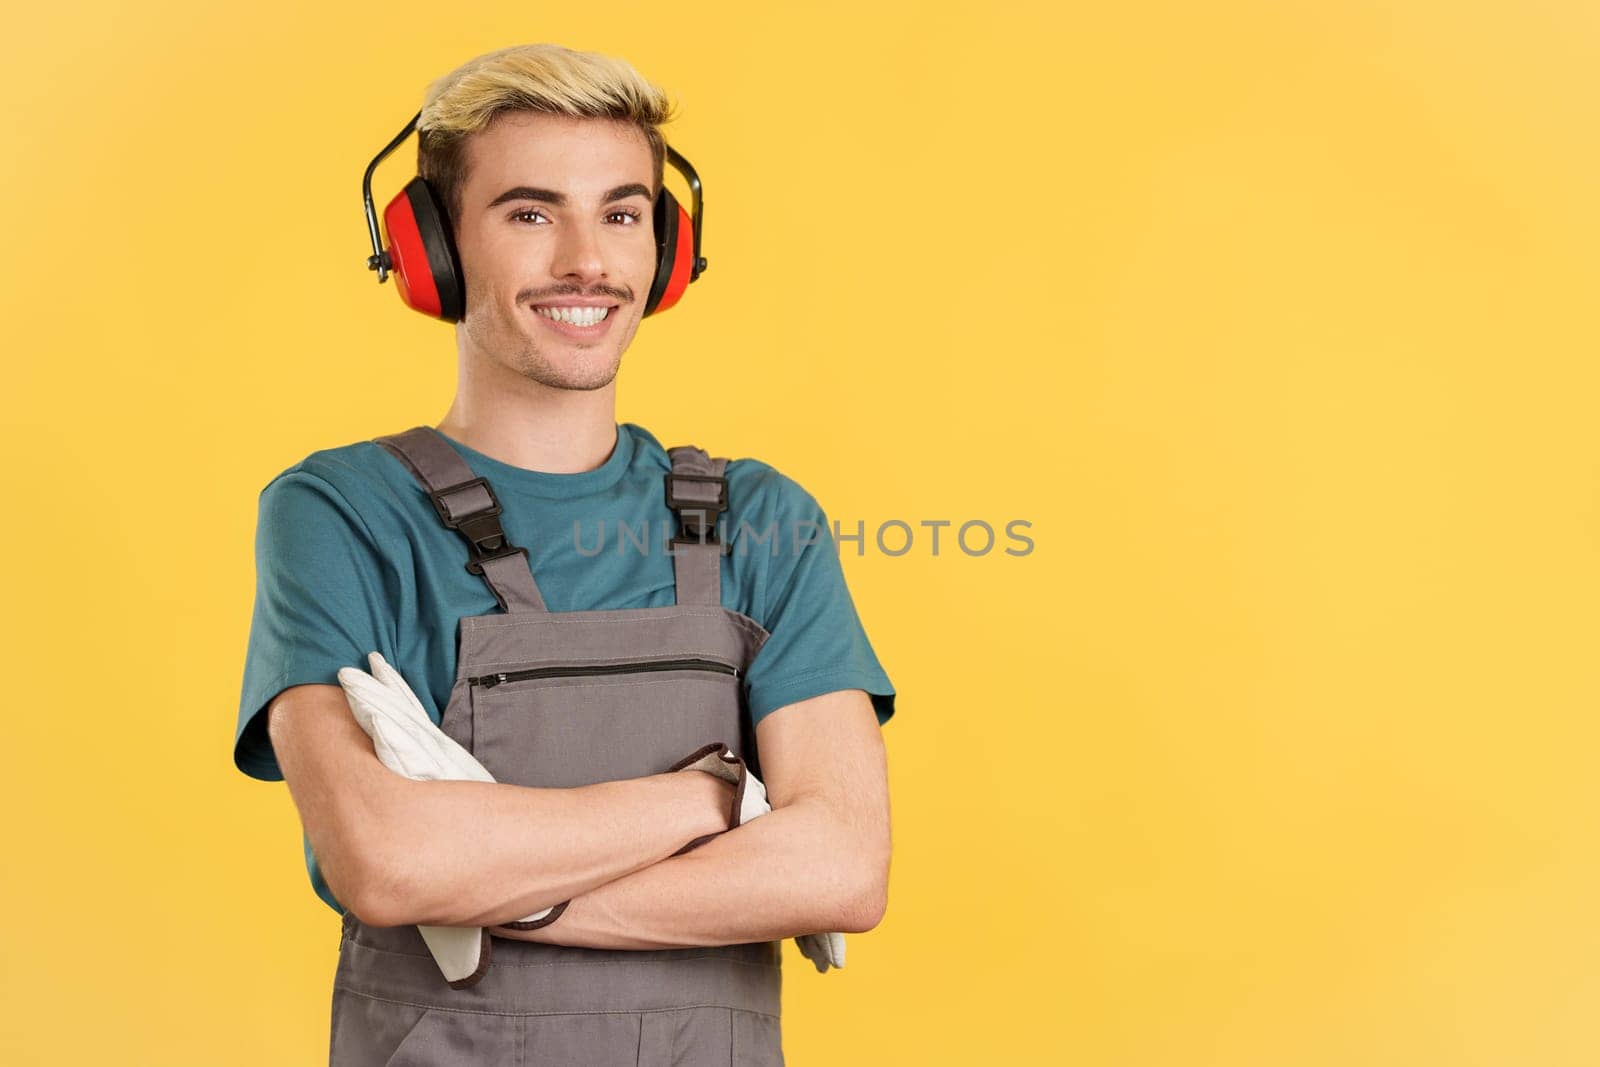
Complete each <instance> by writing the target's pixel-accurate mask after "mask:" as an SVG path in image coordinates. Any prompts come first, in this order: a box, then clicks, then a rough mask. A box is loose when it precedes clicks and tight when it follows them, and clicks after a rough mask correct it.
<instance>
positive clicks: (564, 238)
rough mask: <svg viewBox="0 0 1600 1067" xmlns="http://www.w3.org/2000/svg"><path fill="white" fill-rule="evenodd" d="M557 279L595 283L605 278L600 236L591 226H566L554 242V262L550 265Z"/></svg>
mask: <svg viewBox="0 0 1600 1067" xmlns="http://www.w3.org/2000/svg"><path fill="white" fill-rule="evenodd" d="M550 268H551V272H552V273H553V274H555V275H556V276H557V277H561V278H573V279H577V280H583V281H595V280H597V279H600V278H604V277H605V276H606V264H605V257H604V256H603V255H602V253H601V251H600V235H599V234H598V233H596V232H595V228H594V227H593V226H586V225H567V226H563V227H562V228H561V234H560V238H559V240H558V241H557V242H556V258H555V262H554V263H552V264H551V265H550Z"/></svg>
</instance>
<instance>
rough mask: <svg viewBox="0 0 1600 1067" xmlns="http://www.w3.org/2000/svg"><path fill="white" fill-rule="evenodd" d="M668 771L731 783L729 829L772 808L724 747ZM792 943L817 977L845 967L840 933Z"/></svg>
mask: <svg viewBox="0 0 1600 1067" xmlns="http://www.w3.org/2000/svg"><path fill="white" fill-rule="evenodd" d="M671 769H672V770H674V771H683V770H698V771H706V772H708V773H710V774H715V775H716V776H717V777H719V778H721V779H723V780H724V781H726V782H730V783H732V785H733V806H732V810H731V812H730V813H729V823H728V829H729V830H731V829H733V828H734V827H735V826H743V825H744V824H745V823H747V822H749V821H750V820H751V819H754V818H756V817H758V816H761V815H765V814H766V813H767V812H769V811H771V810H772V805H771V804H769V803H767V787H766V786H764V785H762V784H761V779H759V778H757V777H756V776H755V775H753V774H751V773H750V771H749V768H748V767H746V766H745V762H744V760H742V759H740V758H739V757H738V756H736V755H734V753H733V751H732V750H731V749H729V748H728V746H727V745H724V744H721V743H720V742H718V743H715V744H710V745H707V746H706V747H704V748H702V749H698V750H696V751H695V752H693V753H690V754H689V755H688V756H685V757H684V758H683V759H681V760H679V761H678V762H677V763H675V764H673V765H672V768H671ZM716 836H717V835H716V834H707V835H706V836H704V837H697V838H695V839H694V840H693V841H691V842H689V843H688V844H687V845H684V846H683V847H682V848H680V849H679V850H678V851H677V852H674V853H673V855H674V856H679V855H682V854H683V853H685V852H688V851H689V850H690V849H693V848H698V847H699V846H700V845H703V844H705V843H706V842H707V841H709V840H711V839H712V838H713V837H716ZM794 943H795V944H796V945H797V946H799V948H800V954H801V955H802V956H804V957H805V958H806V959H808V960H810V961H811V962H812V963H813V964H815V965H816V968H817V973H818V974H825V973H826V972H827V970H828V968H829V967H843V966H844V935H843V934H839V933H821V934H802V935H801V936H799V937H797V938H795V939H794Z"/></svg>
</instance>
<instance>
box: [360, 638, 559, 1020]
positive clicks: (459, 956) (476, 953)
mask: <svg viewBox="0 0 1600 1067" xmlns="http://www.w3.org/2000/svg"><path fill="white" fill-rule="evenodd" d="M367 664H368V666H370V667H371V668H372V673H371V674H368V673H366V672H365V671H360V670H357V669H356V668H354V667H343V668H340V670H339V685H340V687H342V688H343V689H344V693H345V698H346V699H347V700H349V702H350V711H351V714H353V715H354V716H355V719H356V722H358V723H360V724H361V728H362V729H363V730H365V731H366V732H367V736H369V737H371V738H372V747H373V749H374V750H375V751H376V752H377V754H378V759H379V760H380V761H381V762H382V763H383V765H384V766H385V767H388V768H389V769H390V770H392V771H394V772H395V773H396V774H403V775H405V776H406V777H407V778H412V779H415V780H417V781H422V782H428V781H474V782H492V781H494V776H493V775H491V774H490V773H489V772H488V771H487V770H485V769H484V767H483V764H481V763H479V762H478V761H477V759H476V758H475V757H474V756H473V755H472V753H470V752H468V751H467V750H466V749H464V748H462V747H461V746H460V745H459V744H457V743H456V741H455V739H454V738H452V737H450V736H449V735H448V734H446V733H445V732H444V731H443V730H441V729H439V727H438V726H436V725H434V722H433V720H432V719H430V718H429V717H428V712H427V710H426V709H425V708H423V706H422V702H421V701H420V700H418V699H417V695H416V694H415V693H413V692H412V691H411V687H410V686H408V685H407V684H406V680H405V679H404V678H402V677H400V672H398V671H396V670H395V669H394V668H393V667H391V666H389V664H388V662H387V661H386V660H384V658H383V657H382V656H380V655H379V654H378V653H376V652H372V653H369V654H368V655H367ZM557 908H560V909H565V908H566V904H565V903H562V904H557V905H554V906H553V907H549V908H545V909H544V910H543V911H540V912H536V913H535V914H533V915H530V916H528V917H527V918H526V919H522V920H520V922H519V923H518V924H516V925H520V923H537V924H538V925H541V926H542V925H548V923H547V922H543V921H541V920H547V919H548V920H551V921H553V920H554V919H555V918H556V917H558V916H559V914H560V913H559V912H558V911H557V910H556V909H557ZM531 928H532V927H529V929H531ZM417 932H418V933H420V934H421V935H422V940H423V941H424V942H426V943H427V945H428V951H429V952H431V953H433V958H434V962H436V963H437V964H438V965H439V970H440V971H441V972H443V973H444V976H445V979H446V980H447V981H448V982H449V983H450V987H451V988H452V989H465V988H467V987H468V986H472V985H476V984H477V983H478V981H479V980H480V979H482V978H483V976H484V975H485V974H487V973H488V971H489V954H490V952H491V943H490V940H489V934H488V932H487V931H486V930H484V929H483V928H482V927H478V926H418V927H417Z"/></svg>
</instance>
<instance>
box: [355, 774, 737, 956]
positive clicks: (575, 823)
mask: <svg viewBox="0 0 1600 1067" xmlns="http://www.w3.org/2000/svg"><path fill="white" fill-rule="evenodd" d="M389 785H390V786H392V788H391V789H390V790H388V791H386V793H385V798H384V800H383V802H382V803H381V804H379V805H377V806H376V807H375V810H374V822H375V824H376V825H374V828H373V833H374V836H375V838H376V841H375V842H373V843H371V845H370V847H369V849H368V850H367V854H368V856H369V862H370V867H369V870H368V872H367V877H366V878H365V879H364V896H365V903H366V910H367V911H368V912H369V914H368V915H364V916H362V917H363V918H364V919H366V920H367V921H371V922H374V923H375V924H377V925H384V926H400V925H409V924H423V925H433V926H494V925H497V924H501V923H508V922H516V921H517V920H519V919H522V918H525V917H526V916H528V915H530V914H533V913H534V912H537V911H540V910H542V909H544V908H547V907H549V906H551V905H553V904H558V903H560V902H562V901H564V900H567V899H568V898H571V897H575V896H578V895H580V894H582V893H584V892H586V891H588V890H590V889H593V888H595V887H598V886H601V885H604V884H605V883H607V882H610V881H612V880H614V879H616V878H620V877H623V876H625V875H627V874H629V873H631V872H633V871H637V870H639V869H641V868H644V867H647V866H648V865H650V864H652V863H655V862H657V861H659V860H661V859H663V858H665V857H667V856H670V855H671V854H672V853H673V852H675V851H677V850H678V849H679V848H682V847H683V846H684V845H685V844H686V843H688V842H689V841H691V840H693V839H694V838H696V837H699V836H701V835H704V834H710V833H716V832H717V831H719V830H724V829H725V828H726V827H727V811H728V804H729V798H730V797H731V791H730V788H729V787H728V786H727V785H726V784H725V783H722V782H719V781H718V780H717V779H715V778H714V777H712V776H711V775H709V774H704V773H702V772H700V771H678V772H671V773H667V774H657V775H650V776H648V777H644V778H633V779H625V780H622V781H614V782H600V783H597V784H594V785H588V786H581V787H578V788H573V789H536V788H528V787H524V786H516V785H508V784H504V783H493V782H466V781H445V782H416V781H412V780H410V779H407V778H402V777H400V776H399V775H394V776H393V780H392V781H390V782H389ZM702 847H704V846H702ZM689 854H690V855H692V854H693V853H689ZM569 910H570V909H569ZM565 920H566V915H565V913H563V915H562V917H561V918H560V919H558V920H556V923H555V924H554V925H559V924H560V923H562V922H564V921H565Z"/></svg>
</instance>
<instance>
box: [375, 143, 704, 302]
mask: <svg viewBox="0 0 1600 1067" xmlns="http://www.w3.org/2000/svg"><path fill="white" fill-rule="evenodd" d="M420 118H422V112H420V111H419V112H417V113H416V114H415V115H413V116H412V117H411V121H410V122H408V123H406V128H405V129H403V130H401V131H400V133H399V134H398V135H397V136H396V137H395V139H394V140H392V141H390V142H389V143H388V144H387V145H386V146H385V147H384V149H383V151H381V152H379V153H378V154H377V155H376V156H374V157H373V160H372V162H371V163H368V164H367V172H366V174H364V175H363V176H362V178H361V197H362V200H363V201H365V203H366V207H367V232H368V233H369V234H370V235H371V236H372V255H371V256H369V257H367V269H368V270H375V271H377V272H378V283H379V284H380V285H381V284H383V280H384V279H385V278H387V277H388V276H389V272H390V271H393V272H394V283H395V288H396V289H398V290H399V291H400V299H401V300H402V301H404V302H405V305H406V306H407V307H410V308H415V309H416V310H417V311H420V312H422V313H423V314H425V315H431V316H433V317H434V318H436V319H443V320H444V321H445V322H460V321H461V316H462V314H463V313H464V312H465V311H466V306H467V303H466V285H465V276H464V275H463V274H462V272H461V257H460V255H459V254H458V253H457V252H456V243H455V239H454V237H452V235H451V233H450V219H449V216H448V215H447V214H446V212H445V209H444V203H443V201H441V200H440V199H439V197H438V195H437V194H436V193H435V192H434V190H433V188H432V186H430V185H429V184H428V182H427V180H426V179H424V178H422V177H421V176H418V177H415V178H412V179H411V181H409V182H407V183H406V187H405V188H404V189H402V190H400V192H399V193H398V194H396V195H395V198H394V199H393V200H391V201H389V206H388V207H386V208H384V209H383V225H384V229H386V230H387V231H388V232H389V247H388V248H384V247H383V244H382V239H381V238H380V237H379V236H378V217H377V214H376V213H375V212H374V211H373V209H372V172H373V171H374V170H376V169H377V168H378V164H379V163H381V162H383V159H384V157H385V156H387V155H388V154H389V153H390V152H393V151H394V150H395V149H396V148H398V147H399V146H400V142H401V141H404V140H405V139H406V138H407V137H408V136H410V135H411V132H412V131H413V130H415V129H416V128H417V120H418V119H420ZM667 162H669V163H671V164H672V165H673V166H674V167H676V168H677V169H678V171H679V172H681V173H682V174H683V176H684V177H685V178H687V179H688V180H689V190H690V193H691V194H692V197H693V204H694V214H693V215H692V216H691V215H690V213H689V212H687V211H685V210H684V209H683V206H682V205H681V204H679V203H678V201H677V198H675V197H674V196H673V195H672V194H671V193H670V192H668V191H667V187H666V184H665V183H662V186H661V191H660V192H659V193H657V194H656V203H655V234H656V274H655V279H654V280H653V281H652V282H651V283H650V294H649V296H648V297H647V298H646V299H645V304H644V313H645V314H646V315H653V314H655V313H656V312H658V311H665V310H667V308H669V307H671V306H672V305H673V304H676V303H677V302H678V298H679V297H681V296H682V295H683V291H684V290H685V289H687V288H688V287H689V283H690V282H692V281H694V280H695V279H697V278H699V277H700V274H701V272H702V271H704V270H705V269H706V261H705V259H704V258H703V257H702V256H701V255H700V232H701V228H702V222H701V216H702V214H703V212H704V210H705V198H704V197H703V196H702V195H701V193H700V176H699V175H698V174H696V173H695V170H694V168H693V167H692V166H690V165H689V161H688V160H687V159H684V158H683V157H682V156H681V155H679V154H678V153H677V152H676V151H674V150H673V148H672V146H671V145H668V146H667Z"/></svg>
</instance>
